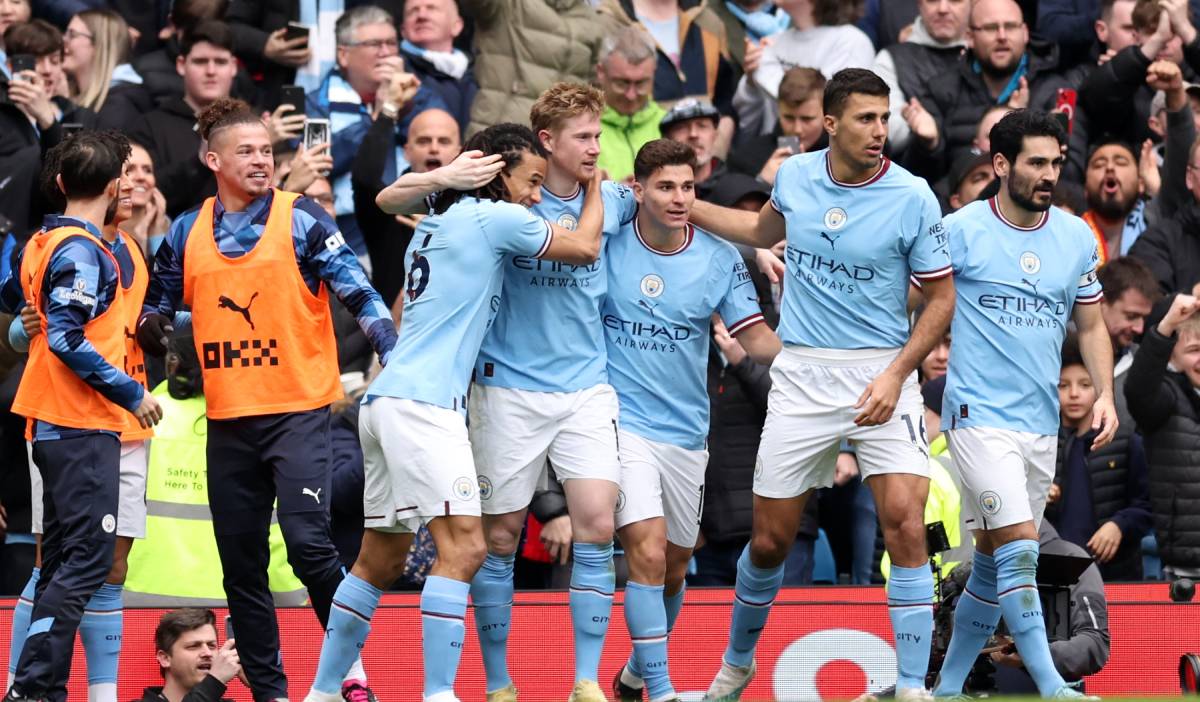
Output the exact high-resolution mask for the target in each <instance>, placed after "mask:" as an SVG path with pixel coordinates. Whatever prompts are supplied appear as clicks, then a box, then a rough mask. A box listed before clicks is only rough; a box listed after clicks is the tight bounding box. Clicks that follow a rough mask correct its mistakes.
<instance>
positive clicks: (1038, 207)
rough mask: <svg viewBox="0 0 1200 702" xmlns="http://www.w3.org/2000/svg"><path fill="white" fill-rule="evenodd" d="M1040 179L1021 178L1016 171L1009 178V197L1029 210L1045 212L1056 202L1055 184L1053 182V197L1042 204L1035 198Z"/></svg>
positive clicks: (1051, 189) (1051, 188)
mask: <svg viewBox="0 0 1200 702" xmlns="http://www.w3.org/2000/svg"><path fill="white" fill-rule="evenodd" d="M1038 184H1039V181H1036V180H1029V179H1025V178H1021V177H1020V176H1018V175H1017V174H1016V173H1013V174H1012V175H1011V176H1010V177H1009V179H1008V197H1009V198H1010V199H1011V200H1012V201H1013V202H1015V203H1017V205H1018V206H1020V207H1021V208H1023V209H1025V210H1028V211H1029V212H1045V211H1046V210H1048V209H1050V206H1051V205H1052V204H1053V202H1054V198H1053V190H1054V187H1053V184H1051V187H1050V191H1051V197H1050V198H1048V199H1047V200H1046V204H1044V205H1043V204H1042V203H1040V202H1038V201H1036V200H1034V199H1033V197H1034V195H1035V194H1036V193H1037V190H1036V186H1037V185H1038Z"/></svg>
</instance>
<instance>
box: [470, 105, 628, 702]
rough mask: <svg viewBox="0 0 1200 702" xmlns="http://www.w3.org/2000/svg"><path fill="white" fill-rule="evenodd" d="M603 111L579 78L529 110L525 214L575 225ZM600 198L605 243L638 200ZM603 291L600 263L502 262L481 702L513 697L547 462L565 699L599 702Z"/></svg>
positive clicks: (604, 483) (484, 461)
mask: <svg viewBox="0 0 1200 702" xmlns="http://www.w3.org/2000/svg"><path fill="white" fill-rule="evenodd" d="M603 110H604V95H603V93H601V92H600V91H599V90H597V89H596V88H593V87H591V86H587V85H581V84H578V83H558V84H556V85H554V86H553V87H551V88H550V89H549V90H547V91H546V92H544V93H542V94H541V96H540V97H539V98H538V99H537V102H535V103H534V105H533V108H532V109H531V110H530V115H529V121H530V123H531V125H532V127H533V132H534V134H535V135H537V138H538V139H539V140H540V141H541V144H542V146H543V147H544V148H545V150H546V152H547V154H548V155H547V157H546V179H545V181H543V183H542V190H541V202H538V203H537V204H535V205H534V206H533V213H534V214H536V215H537V216H539V217H542V218H543V219H546V220H548V221H550V222H554V223H556V224H557V225H559V226H561V227H563V228H565V229H574V228H575V227H576V226H577V224H578V222H579V217H580V213H581V211H582V208H583V199H584V191H583V187H582V185H581V183H586V182H587V181H588V180H589V179H590V178H591V177H592V174H593V172H594V171H595V170H596V159H597V157H598V156H599V154H600V113H601V112H602V111H603ZM601 196H602V199H603V202H604V231H603V235H604V237H605V238H606V239H607V238H608V237H609V236H610V235H612V234H615V233H616V232H617V231H618V229H619V228H620V227H621V226H622V225H624V224H626V223H628V222H630V221H632V220H633V215H634V212H635V211H636V209H637V202H636V201H635V200H634V197H633V193H632V192H630V190H629V189H628V188H626V187H625V186H623V185H618V184H616V183H611V182H606V183H603V184H602V185H601ZM602 250H603V249H602ZM606 289H607V280H606V271H605V263H604V256H603V255H601V257H600V258H598V259H596V261H595V262H593V263H590V264H587V265H571V264H567V263H558V262H556V261H549V260H546V261H541V260H537V259H535V258H532V257H530V256H528V255H521V254H512V255H509V256H508V257H507V258H506V259H505V263H504V294H503V295H502V296H501V298H500V309H499V311H497V313H496V319H495V321H494V322H493V323H492V326H491V329H489V330H488V333H487V336H485V337H484V339H483V346H482V348H480V350H479V360H478V361H476V363H475V386H474V388H473V389H472V391H471V396H470V398H469V402H470V417H471V426H470V437H471V449H472V451H473V452H474V456H475V468H476V470H477V471H479V497H480V504H481V508H482V510H483V531H484V536H485V538H486V539H487V543H488V555H487V558H486V559H485V560H484V562H483V566H482V567H481V568H480V569H479V573H478V574H476V576H475V579H474V580H473V581H472V582H471V600H472V602H473V603H474V605H475V627H476V630H477V631H478V633H479V642H480V648H481V649H482V653H483V663H484V669H485V671H486V673H487V690H488V700H489V702H511V701H512V700H515V699H516V688H515V687H514V686H513V683H512V679H511V678H510V677H509V673H508V660H507V659H508V634H509V628H510V627H509V624H510V622H511V619H512V598H513V562H514V559H515V557H516V550H517V545H518V543H519V542H520V539H521V531H522V529H524V527H525V513H526V509H527V507H528V506H529V502H530V500H532V499H533V493H534V489H535V488H536V487H537V483H538V480H539V479H540V478H541V476H542V474H543V472H544V470H545V465H546V460H547V459H549V460H550V462H551V463H552V464H553V465H554V472H555V474H556V475H557V476H558V479H559V480H561V481H562V483H563V491H564V492H565V493H566V497H567V512H568V514H569V515H570V518H571V531H572V537H573V542H572V545H571V552H572V556H573V561H574V562H573V565H572V569H571V590H570V606H571V623H572V625H573V626H574V631H575V686H574V689H573V690H572V692H571V695H570V699H571V701H572V702H603V700H604V693H603V692H602V691H601V690H600V687H599V685H598V684H597V682H596V681H597V679H598V678H597V675H598V668H599V665H600V653H601V651H602V650H603V648H604V637H605V634H606V633H607V631H608V621H609V614H610V612H611V610H612V594H613V588H614V587H615V585H616V578H615V571H614V570H613V563H612V559H613V544H612V538H613V508H614V506H615V505H616V503H617V482H618V481H619V480H620V477H621V464H620V461H619V459H618V457H617V395H616V393H615V392H613V389H612V386H611V385H609V384H608V373H607V372H606V370H605V350H604V333H603V329H602V327H601V326H600V323H599V319H600V303H601V300H603V299H604V294H605V291H606Z"/></svg>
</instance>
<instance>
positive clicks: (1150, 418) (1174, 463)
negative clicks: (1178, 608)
mask: <svg viewBox="0 0 1200 702" xmlns="http://www.w3.org/2000/svg"><path fill="white" fill-rule="evenodd" d="M1198 309H1200V304H1198V303H1197V300H1196V298H1195V297H1193V296H1192V295H1186V294H1180V295H1177V296H1176V297H1175V299H1174V300H1172V301H1171V306H1170V308H1169V309H1168V311H1167V313H1166V315H1165V316H1164V317H1163V319H1162V321H1160V322H1159V323H1158V324H1157V325H1155V326H1154V327H1152V328H1151V329H1150V330H1149V331H1147V332H1146V335H1145V336H1144V337H1143V338H1142V345H1141V346H1140V347H1139V348H1138V353H1137V356H1135V357H1134V359H1133V367H1132V368H1130V369H1129V380H1128V381H1127V382H1126V383H1125V398H1126V399H1127V400H1128V401H1129V411H1130V413H1132V414H1133V418H1134V420H1136V421H1137V423H1138V427H1140V428H1141V430H1142V432H1143V433H1144V435H1145V437H1146V460H1147V462H1148V463H1149V465H1150V506H1151V508H1152V509H1153V514H1154V531H1155V534H1156V535H1157V537H1158V551H1159V554H1160V555H1161V556H1162V562H1163V568H1164V570H1166V572H1167V573H1168V575H1170V576H1171V577H1183V576H1187V577H1196V576H1200V450H1197V448H1196V437H1197V436H1200V391H1198V388H1200V315H1197V314H1196V312H1197V310H1198Z"/></svg>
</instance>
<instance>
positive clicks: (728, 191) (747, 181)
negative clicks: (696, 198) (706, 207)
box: [712, 173, 771, 207]
mask: <svg viewBox="0 0 1200 702" xmlns="http://www.w3.org/2000/svg"><path fill="white" fill-rule="evenodd" d="M748 195H761V196H762V199H763V201H764V202H765V201H766V200H768V199H770V197H771V189H770V188H768V187H767V186H766V184H765V183H762V182H760V181H759V180H758V179H757V178H754V177H752V176H748V175H746V174H745V173H728V174H726V175H725V176H723V177H722V178H721V180H720V184H719V187H717V188H716V189H715V190H714V191H713V194H712V201H713V203H714V204H717V205H720V206H721V207H734V206H735V205H737V204H738V203H739V202H741V201H742V199H744V198H745V197H747V196H748Z"/></svg>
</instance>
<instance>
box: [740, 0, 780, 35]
mask: <svg viewBox="0 0 1200 702" xmlns="http://www.w3.org/2000/svg"><path fill="white" fill-rule="evenodd" d="M725 7H727V8H729V13H730V14H732V15H733V16H734V17H737V18H738V21H739V22H741V23H742V24H743V25H744V26H745V27H746V35H747V36H749V37H750V38H751V39H752V40H754V41H761V40H762V38H763V37H769V36H771V35H772V34H778V33H780V32H782V31H783V30H785V29H787V28H788V26H790V25H791V23H792V18H791V17H788V14H787V13H786V12H784V11H783V10H781V9H779V8H776V7H775V5H773V4H772V3H767V4H766V5H765V6H764V7H763V8H761V9H758V10H755V11H754V12H747V11H745V10H743V9H742V8H740V7H738V5H737V3H735V2H733V0H725Z"/></svg>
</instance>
